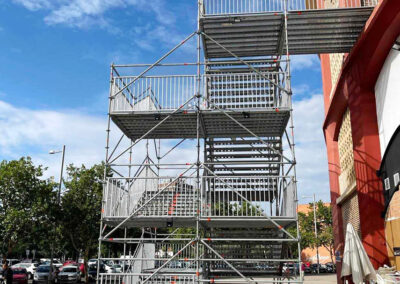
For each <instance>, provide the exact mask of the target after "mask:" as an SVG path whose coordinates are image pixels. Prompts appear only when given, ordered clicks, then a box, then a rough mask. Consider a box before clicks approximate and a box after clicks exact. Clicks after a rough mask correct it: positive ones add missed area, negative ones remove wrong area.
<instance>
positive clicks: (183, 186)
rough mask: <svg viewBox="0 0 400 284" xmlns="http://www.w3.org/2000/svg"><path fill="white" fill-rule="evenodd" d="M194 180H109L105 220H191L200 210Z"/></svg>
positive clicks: (183, 178)
mask: <svg viewBox="0 0 400 284" xmlns="http://www.w3.org/2000/svg"><path fill="white" fill-rule="evenodd" d="M195 183H196V179H195V178H193V177H179V178H176V177H165V178H160V177H136V178H109V179H108V181H107V184H106V187H105V189H104V195H103V199H104V201H105V208H104V217H106V218H111V217H127V216H129V215H131V214H132V213H133V212H134V211H135V210H136V209H138V208H142V209H141V210H140V211H139V212H137V216H150V217H154V216H157V217H162V216H170V217H177V216H181V217H191V216H195V214H196V210H197V207H198V206H197V203H196V200H197V198H196V196H197V191H196V189H195Z"/></svg>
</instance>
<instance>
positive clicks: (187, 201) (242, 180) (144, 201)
mask: <svg viewBox="0 0 400 284" xmlns="http://www.w3.org/2000/svg"><path fill="white" fill-rule="evenodd" d="M200 184H201V185H202V186H201V188H200V189H199V190H198V189H197V179H196V178H194V177H179V178H175V177H168V178H159V177H155V178H154V177H150V178H142V177H139V178H133V179H132V178H131V179H129V178H109V179H108V181H107V183H106V186H105V190H104V197H103V198H104V201H105V208H104V213H103V217H104V218H114V217H119V218H126V217H128V216H130V215H131V214H132V213H134V212H136V213H135V215H136V216H137V217H141V216H146V217H194V216H196V213H197V210H198V209H199V208H201V215H202V216H203V217H265V216H286V217H293V216H294V214H295V211H294V204H295V203H294V200H295V195H294V194H295V188H294V186H293V182H292V177H277V176H272V177H253V176H244V177H237V176H235V177H215V176H208V177H202V178H201V180H200ZM200 192H201V193H200ZM199 194H201V196H200V197H199ZM199 198H200V199H201V204H200V206H199V204H198V202H197V200H198V199H199Z"/></svg>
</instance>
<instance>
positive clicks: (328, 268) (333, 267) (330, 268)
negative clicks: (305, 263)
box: [326, 262, 336, 273]
mask: <svg viewBox="0 0 400 284" xmlns="http://www.w3.org/2000/svg"><path fill="white" fill-rule="evenodd" d="M326 271H327V272H328V273H335V272H336V265H335V264H334V263H332V262H328V263H327V264H326Z"/></svg>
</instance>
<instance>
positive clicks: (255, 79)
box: [206, 72, 287, 109]
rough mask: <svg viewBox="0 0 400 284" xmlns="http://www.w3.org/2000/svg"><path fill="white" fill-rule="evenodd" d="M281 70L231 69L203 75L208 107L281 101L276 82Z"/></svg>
mask: <svg viewBox="0 0 400 284" xmlns="http://www.w3.org/2000/svg"><path fill="white" fill-rule="evenodd" d="M282 75H283V73H275V72H271V73H262V74H259V73H255V72H253V73H232V74H210V75H206V82H207V84H206V89H207V98H208V100H207V103H208V105H209V107H210V108H215V107H218V108H223V109H244V108H245V109H253V108H273V107H276V106H278V105H280V106H286V104H287V103H286V102H285V103H284V104H282V103H283V101H284V100H283V99H282V97H281V96H282V95H283V96H285V94H284V92H280V90H279V89H278V87H277V85H278V84H279V79H280V76H282Z"/></svg>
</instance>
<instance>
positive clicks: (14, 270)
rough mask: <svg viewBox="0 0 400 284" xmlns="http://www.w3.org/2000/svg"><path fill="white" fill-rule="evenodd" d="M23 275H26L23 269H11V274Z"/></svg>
mask: <svg viewBox="0 0 400 284" xmlns="http://www.w3.org/2000/svg"><path fill="white" fill-rule="evenodd" d="M25 273H26V270H25V269H22V268H19V269H18V268H16V269H13V274H25Z"/></svg>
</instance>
